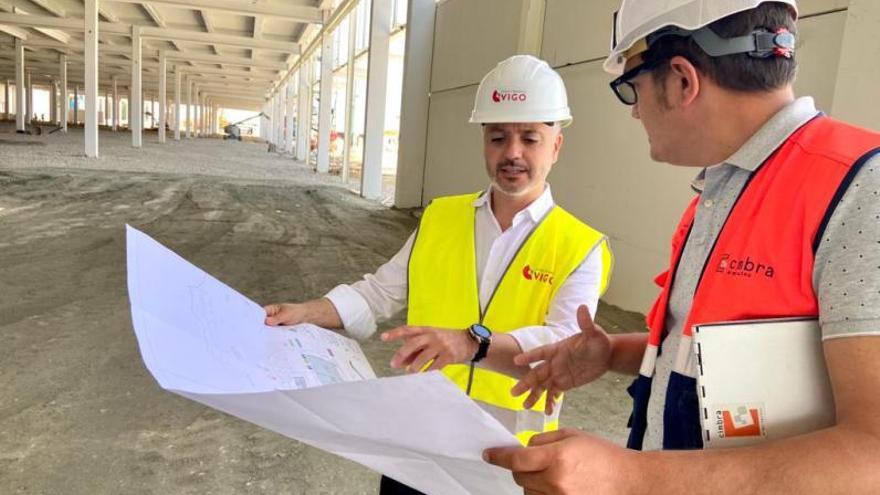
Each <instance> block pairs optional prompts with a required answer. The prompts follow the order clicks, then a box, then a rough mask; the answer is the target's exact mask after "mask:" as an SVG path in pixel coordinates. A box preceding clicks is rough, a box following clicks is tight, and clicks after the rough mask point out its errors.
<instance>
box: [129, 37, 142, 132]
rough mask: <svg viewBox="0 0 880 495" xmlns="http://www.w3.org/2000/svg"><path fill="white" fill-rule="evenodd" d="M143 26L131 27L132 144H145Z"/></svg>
mask: <svg viewBox="0 0 880 495" xmlns="http://www.w3.org/2000/svg"><path fill="white" fill-rule="evenodd" d="M142 53H143V50H142V44H141V27H140V26H132V27H131V91H129V95H128V128H129V129H131V145H132V147H134V148H140V147H141V146H142V145H143V129H144V107H143V87H142V85H141V64H142V62H143V60H142V58H141V55H142Z"/></svg>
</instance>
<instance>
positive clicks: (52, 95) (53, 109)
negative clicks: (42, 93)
mask: <svg viewBox="0 0 880 495" xmlns="http://www.w3.org/2000/svg"><path fill="white" fill-rule="evenodd" d="M49 88H50V89H49V122H51V123H53V124H54V123H55V122H56V120H55V116H56V115H57V110H58V84H57V83H56V82H55V79H52V80H51V81H49Z"/></svg>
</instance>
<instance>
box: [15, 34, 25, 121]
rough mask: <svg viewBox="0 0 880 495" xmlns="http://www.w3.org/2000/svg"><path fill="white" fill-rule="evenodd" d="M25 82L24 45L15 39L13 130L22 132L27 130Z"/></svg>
mask: <svg viewBox="0 0 880 495" xmlns="http://www.w3.org/2000/svg"><path fill="white" fill-rule="evenodd" d="M24 93H25V81H24V44H23V43H22V42H21V40H20V39H19V38H15V130H17V131H18V132H24V131H25V130H27V127H26V125H27V120H26V119H25V115H26V112H27V108H26V107H25V104H24V101H25V95H24Z"/></svg>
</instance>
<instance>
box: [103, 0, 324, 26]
mask: <svg viewBox="0 0 880 495" xmlns="http://www.w3.org/2000/svg"><path fill="white" fill-rule="evenodd" d="M110 1H113V2H119V3H137V4H140V3H143V2H144V1H145V0H110ZM149 1H150V2H152V3H154V4H162V5H170V6H174V7H179V8H183V9H191V10H203V9H204V10H216V11H220V12H229V13H232V14H238V15H246V16H253V15H264V16H267V17H273V18H275V19H282V20H286V21H293V22H305V23H309V24H321V23H322V17H321V11H320V10H319V9H318V8H317V7H307V6H303V5H268V4H265V3H257V2H253V1H249V2H241V1H235V0H149Z"/></svg>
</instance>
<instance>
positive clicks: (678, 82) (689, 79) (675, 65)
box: [667, 55, 700, 107]
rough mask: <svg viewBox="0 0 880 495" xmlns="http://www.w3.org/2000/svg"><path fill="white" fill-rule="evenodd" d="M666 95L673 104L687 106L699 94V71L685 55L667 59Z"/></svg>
mask: <svg viewBox="0 0 880 495" xmlns="http://www.w3.org/2000/svg"><path fill="white" fill-rule="evenodd" d="M669 76H670V77H669V78H668V80H667V82H668V84H669V87H668V88H667V96H668V97H669V99H670V100H671V101H670V103H671V104H673V105H680V106H683V107H685V106H689V105H691V104H692V103H693V102H694V100H696V99H697V96H699V94H700V72H699V71H698V70H697V68H696V67H695V66H694V64H692V63H691V61H690V60H688V59H687V58H685V57H682V56H680V55H679V56H675V57H672V59H671V60H670V61H669Z"/></svg>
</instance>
